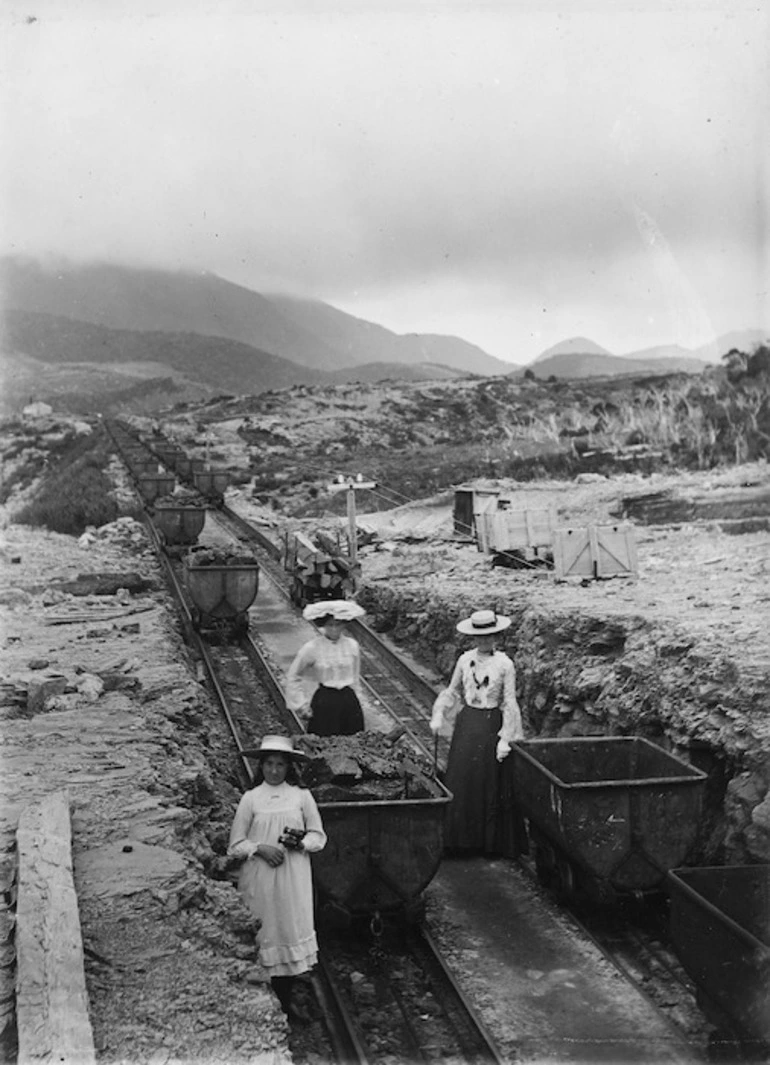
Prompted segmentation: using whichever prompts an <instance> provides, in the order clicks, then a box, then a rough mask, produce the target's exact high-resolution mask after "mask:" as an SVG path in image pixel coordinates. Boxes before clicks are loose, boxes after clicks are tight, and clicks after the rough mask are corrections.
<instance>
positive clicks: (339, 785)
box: [294, 729, 441, 803]
mask: <svg viewBox="0 0 770 1065" xmlns="http://www.w3.org/2000/svg"><path fill="white" fill-rule="evenodd" d="M294 743H295V746H296V748H297V749H298V750H300V751H302V752H303V754H306V755H307V756H308V761H307V762H303V763H302V781H303V783H304V784H306V785H307V786H308V787H309V788H310V789H311V790H312V792H313V795H314V797H315V799H316V801H317V802H319V803H326V802H393V801H396V800H399V799H435V798H437V797H438V796H440V795H441V789H440V788H439V786H438V784H437V782H436V778H435V776H434V773H433V766H432V764H431V762H430V760H429V759H428V758H426V757H425V755H423V754H421V753H420V752H419V751H418V750H416V749H415V748H414V747H413V746H412V745H411V743H410V742H409V740H408V737H407V736H405V734H404V731H403V729H398V730H394V732H391V733H384V732H357V733H356V734H355V735H353V736H316V735H314V734H313V733H306V734H304V735H302V736H296V737H295V739H294Z"/></svg>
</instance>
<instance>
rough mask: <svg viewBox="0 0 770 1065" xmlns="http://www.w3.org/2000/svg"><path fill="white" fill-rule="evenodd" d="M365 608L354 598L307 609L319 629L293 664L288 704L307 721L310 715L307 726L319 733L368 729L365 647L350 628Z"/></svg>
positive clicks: (288, 680)
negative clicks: (362, 696)
mask: <svg viewBox="0 0 770 1065" xmlns="http://www.w3.org/2000/svg"><path fill="white" fill-rule="evenodd" d="M364 613H365V611H364V610H363V608H362V607H360V606H359V605H358V603H354V602H352V600H350V599H331V600H324V601H322V602H319V603H311V604H309V606H306V607H305V609H304V610H303V611H302V616H303V618H305V619H306V620H307V621H314V622H315V623H316V625H317V626H318V628H319V629H320V633H319V635H318V636H315V637H314V638H313V639H312V640H308V642H307V643H306V644H304V645H303V646H302V647H301V648H300V649H299V651H298V652H297V656H296V658H295V659H294V661H293V662H292V664H291V665H290V666H289V671H288V673H287V675H286V705H287V707H288V708H289V709H290V710H292V711H293V712H294V713H295V714H297V716H298V717H299V718H300V720H302V721H305V720H307V718H308V715H309V720H307V726H306V727H307V731H308V732H314V733H315V734H316V735H317V736H350V735H352V734H353V733H354V732H362V731H363V727H364V713H363V710H362V709H361V700H360V698H359V692H360V686H361V650H360V648H359V646H358V641H357V640H354V639H353V637H352V636H349V635H348V634H347V632H346V631H345V629H346V627H347V623H348V622H349V621H352V620H353V618H358V617H362V616H363V614H364ZM311 693H312V694H311Z"/></svg>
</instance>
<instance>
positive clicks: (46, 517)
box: [13, 434, 118, 536]
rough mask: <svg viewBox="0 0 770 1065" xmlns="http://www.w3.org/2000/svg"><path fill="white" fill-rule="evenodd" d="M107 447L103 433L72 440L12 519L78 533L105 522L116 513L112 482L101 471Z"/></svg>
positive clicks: (105, 464) (105, 460)
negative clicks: (29, 498)
mask: <svg viewBox="0 0 770 1065" xmlns="http://www.w3.org/2000/svg"><path fill="white" fill-rule="evenodd" d="M109 457H110V449H109V447H108V445H107V442H106V440H105V438H104V435H103V434H95V435H94V436H89V437H81V438H79V439H77V440H75V441H73V442H72V443H71V445H70V446H69V447H68V448H67V449H66V450H65V451H64V452H63V454H62V455H61V456H60V458H59V459H58V461H57V462H56V464H55V465H51V466H49V469H48V471H47V473H46V474H45V476H44V477H43V479H42V481H41V483H40V487H39V488H38V490H37V492H36V493H35V495H34V496H33V498H32V499H31V500H30V501H29V503H27V504H26V505H25V506H24V507H22V508H21V509H20V510H19V511H18V512H17V513H16V515H15V516H14V518H13V520H14V522H15V523H16V524H18V525H37V526H44V527H45V528H47V529H50V530H51V531H52V532H60V533H68V534H70V535H72V536H79V535H80V534H81V533H82V532H84V531H85V529H86V527H87V526H89V525H94V526H99V525H105V524H106V523H107V522H110V521H114V520H115V519H116V518H117V516H118V505H117V502H116V500H115V498H114V495H113V493H112V482H111V481H110V479H109V477H108V476H107V474H106V473H105V472H104V471H105V469H106V468H107V466H108V464H109Z"/></svg>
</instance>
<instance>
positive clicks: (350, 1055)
mask: <svg viewBox="0 0 770 1065" xmlns="http://www.w3.org/2000/svg"><path fill="white" fill-rule="evenodd" d="M147 523H148V527H149V529H150V531H151V535H152V537H153V540H154V543H155V546H156V550H157V551H158V555H159V557H160V558H161V559H162V560H163V564H164V568H165V570H166V573H167V575H168V577H169V583H170V584H171V587H172V590H173V592H174V595H175V598H176V600H177V603H178V606H179V608H180V610H181V611H182V613H183V616H184V618H185V625H184V628H185V632H186V634H187V636H188V638H189V639H190V640H191V642H192V643H193V645H194V646H195V648H196V650H197V651H198V652H199V654H200V655H201V659H202V661H203V662H204V664H205V667H206V670H207V672H208V674H209V679H210V680H211V682H212V686H213V688H214V691H215V693H216V696H217V699H218V701H219V703H220V706H221V708H222V711H223V713H224V715H225V718H226V720H227V723H228V727H229V729H230V732H231V735H232V737H233V741H234V743H235V746H236V749H237V750H238V752H239V755H240V756H241V759H242V762H243V765H244V768H245V769H246V772H247V774H248V775H249V777H250V776H251V770H250V768H249V767H248V763H247V762H246V760H245V759H243V755H242V752H243V750H244V749H245V748H246V747H247V746H249V745H250V744H249V743H248V742H246V743H244V742H243V739H242V726H244V725H245V727H246V728H250V729H253V728H254V725H255V722H254V721H253V718H252V717H251V716H250V715H248V714H245V715H244V713H243V711H242V710H241V708H239V707H238V706H236V705H234V704H236V703H237V702H238V701H239V700H242V699H243V696H244V693H249V692H251V691H252V690H253V687H254V679H255V676H254V675H256V678H257V679H258V680H259V682H260V683H261V684H263V685H264V687H265V688H266V689H267V690H268V691H269V692H270V694H271V697H272V698H273V699H274V700H276V702H277V706H276V710H277V712H278V714H279V715H285V714H286V713H288V711H286V708H285V703H284V700H283V694H282V691H281V688H280V684H279V683H278V680H277V678H276V677H275V675H274V674H273V672H272V670H271V668H270V666H269V664H268V663H267V661H266V660H265V658H264V656H263V655H262V653H261V651H260V649H259V647H258V645H257V644H256V643H255V642H254V641H253V640H252V639H251V637H250V636H248V634H247V635H246V636H243V637H241V639H240V640H239V642H238V644H236V645H226V644H225V645H220V644H217V643H211V642H210V641H208V640H206V639H205V637H203V636H202V635H201V634H200V633H197V632H196V631H195V629H194V628H193V624H192V615H191V611H190V608H189V604H188V602H187V597H186V593H185V591H184V586H183V583H182V582H181V581H180V579H179V575H178V573H177V567H176V566H175V564H174V561H173V560H172V559H170V558H169V557H168V555H167V554H166V552H165V551H164V550H163V548H162V545H161V542H160V539H159V537H158V534H157V530H156V529H155V527H154V524H153V522H152V518H151V516H150V515H148V517H147ZM244 659H245V660H246V661H247V662H248V663H249V665H250V666H251V667H252V668H251V669H249V670H246V671H245V670H244ZM292 724H293V729H294V731H301V726H300V724H299V722H298V721H296V719H294V721H293V723H292ZM260 731H264V723H260ZM339 949H340V948H339V946H338V944H337V942H336V941H335V940H328V941H324V943H323V954H322V965H321V966H320V967H319V972H318V973H317V974H315V976H314V978H313V980H312V983H311V986H312V987H313V990H314V993H315V995H316V1000H317V1002H318V1005H319V1008H320V1009H321V1012H322V1015H323V1018H324V1025H325V1029H326V1033H327V1036H328V1040H329V1043H330V1048H331V1050H332V1052H333V1053H334V1055H335V1057H336V1059H337V1060H338V1061H340V1062H345V1063H356V1065H365V1063H369V1062H376V1061H377V1060H384V1059H385V1058H388V1057H389V1055H388V1053H387V1052H386V1051H387V1048H388V1047H389V1046H390V1045H391V1043H392V1042H393V1032H394V1031H397V1032H398V1033H400V1034H399V1040H400V1043H401V1045H402V1046H403V1047H405V1048H406V1050H407V1051H408V1056H405V1057H404V1060H416V1061H419V1060H422V1061H432V1060H441V1061H443V1062H445V1063H446V1062H448V1061H451V1060H452V1057H453V1056H454V1059H455V1060H456V1061H458V1062H501V1061H502V1059H501V1058H500V1056H499V1054H498V1052H497V1050H496V1048H495V1046H494V1043H493V1041H492V1039H491V1037H490V1036H489V1034H488V1033H487V1032H486V1030H485V1029H484V1027H483V1025H482V1023H481V1021H480V1019H479V1018H478V1017H477V1015H476V1013H475V1011H474V1009H473V1007H472V1005H471V1004H470V1002H469V1000H468V999H467V998H466V996H465V995H464V994H463V993H462V991H461V990H460V988H459V986H458V985H457V983H456V982H455V981H454V979H453V977H452V976H451V973H450V971H449V969H448V967H447V966H446V964H445V962H444V961H443V959H442V958H441V957H440V955H439V953H438V951H437V949H436V948H435V946H434V945H433V944H432V941H430V939H429V937H428V935H427V933H424V932H423V933H420V932H418V931H414V930H413V931H412V932H411V933H410V935H409V936H408V937H407V939H406V940H405V941H404V942H403V943H402V945H401V946H400V948H399V954H398V957H399V964H400V968H401V970H402V973H403V975H402V976H401V977H400V978H399V976H398V973H393V972H390V971H389V972H388V977H387V988H388V990H387V1002H388V1008H387V1010H385V1011H384V1012H383V1011H382V1009H381V1008H379V1009H378V1021H377V1022H376V1023H372V1020H371V1018H369V1019H368V1020H367V1022H366V1023H365V1024H362V1022H361V1011H360V1010H359V1009H358V1007H357V1005H356V1003H355V1002H354V1001H353V1000H352V999H351V998H350V994H349V990H348V986H349V981H346V979H345V971H344V969H340V964H339ZM357 949H358V950H359V952H360V946H359V948H357ZM378 949H381V947H378ZM346 956H347V957H349V956H350V947H349V946H348V948H347V949H346ZM415 974H416V976H415ZM348 975H349V972H348ZM415 980H416V981H417V984H416V985H415ZM423 1000H428V1001H429V1002H431V1003H433V1004H434V1005H433V1007H432V1013H431V1014H430V1015H429V1018H430V1019H431V1024H430V1026H428V1029H427V1031H428V1034H427V1035H426V1034H425V1030H426V1026H425V1024H424V1021H425V1016H426V1015H425V1014H424V1005H421V1003H422V1002H423ZM421 1011H423V1012H421ZM394 1026H395V1027H394ZM437 1032H438V1034H437ZM437 1040H438V1042H437ZM390 1060H392V1057H391V1058H390Z"/></svg>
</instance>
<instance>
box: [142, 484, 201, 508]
mask: <svg viewBox="0 0 770 1065" xmlns="http://www.w3.org/2000/svg"><path fill="white" fill-rule="evenodd" d="M153 506H154V507H203V508H206V507H209V506H211V504H210V503H209V501H208V499H206V497H205V496H204V495H201V493H200V492H194V491H193V490H192V489H190V488H177V489H176V490H175V491H174V492H173V493H171V494H169V495H165V496H159V497H158V499H156V500H155V501H154V503H153Z"/></svg>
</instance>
